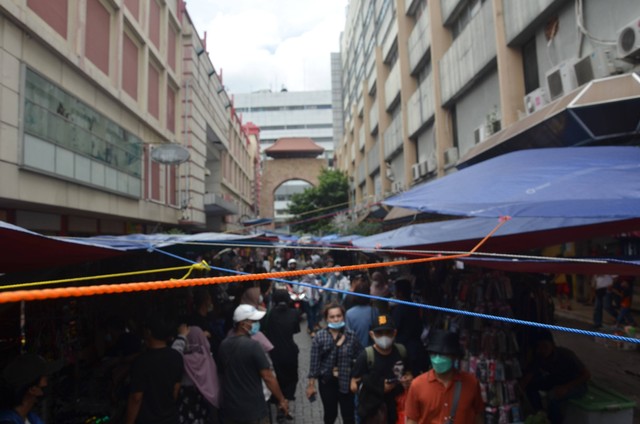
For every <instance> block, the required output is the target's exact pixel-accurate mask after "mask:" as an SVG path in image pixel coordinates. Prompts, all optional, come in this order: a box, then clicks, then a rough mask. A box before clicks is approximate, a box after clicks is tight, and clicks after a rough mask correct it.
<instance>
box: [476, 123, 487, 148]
mask: <svg viewBox="0 0 640 424" xmlns="http://www.w3.org/2000/svg"><path fill="white" fill-rule="evenodd" d="M485 138H487V126H486V125H484V124H482V125H480V126H479V127H478V128H476V129H475V130H473V141H474V142H475V143H476V144H478V143H480V142H481V141H483V140H484V139H485Z"/></svg>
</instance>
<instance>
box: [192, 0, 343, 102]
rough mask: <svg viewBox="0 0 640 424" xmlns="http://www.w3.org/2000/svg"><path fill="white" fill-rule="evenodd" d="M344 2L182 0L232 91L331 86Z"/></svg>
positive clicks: (325, 88) (323, 88)
mask: <svg viewBox="0 0 640 424" xmlns="http://www.w3.org/2000/svg"><path fill="white" fill-rule="evenodd" d="M346 4H347V0H235V1H230V0H187V10H188V11H189V15H190V16H191V19H192V20H193V22H194V25H195V26H196V29H197V30H198V33H199V34H200V35H201V36H203V35H204V32H205V31H206V32H207V50H208V51H209V55H210V57H211V61H212V62H213V65H214V66H215V67H216V69H222V70H223V78H224V84H225V85H226V86H227V87H228V88H229V90H230V91H231V92H232V93H234V92H236V93H240V92H248V91H256V90H261V89H269V88H270V89H272V90H279V89H280V88H281V87H282V86H285V87H287V89H289V90H291V91H299V90H328V89H330V88H331V58H330V53H331V52H337V51H339V37H340V32H341V31H342V30H343V28H344V19H345V17H344V14H345V7H346Z"/></svg>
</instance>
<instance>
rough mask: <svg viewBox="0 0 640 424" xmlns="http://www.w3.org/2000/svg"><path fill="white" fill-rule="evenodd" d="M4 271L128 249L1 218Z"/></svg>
mask: <svg viewBox="0 0 640 424" xmlns="http://www.w3.org/2000/svg"><path fill="white" fill-rule="evenodd" d="M0 251H2V254H1V255H0V273H9V272H17V271H24V270H32V269H44V268H51V267H58V266H63V265H72V264H76V263H82V262H89V261H95V260H100V259H107V258H111V257H114V256H118V255H122V254H124V253H125V252H124V251H122V250H120V249H117V248H116V247H113V246H112V247H109V246H104V245H100V244H95V243H92V242H90V241H87V240H62V239H60V238H57V237H48V236H44V235H42V234H38V233H34V232H32V231H29V230H26V229H24V228H22V227H18V226H16V225H12V224H9V223H6V222H3V221H0Z"/></svg>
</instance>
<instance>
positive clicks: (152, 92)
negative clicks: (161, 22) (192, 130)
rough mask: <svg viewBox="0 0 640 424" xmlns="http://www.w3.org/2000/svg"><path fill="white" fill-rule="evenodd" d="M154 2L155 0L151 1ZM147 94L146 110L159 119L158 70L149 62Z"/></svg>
mask: <svg viewBox="0 0 640 424" xmlns="http://www.w3.org/2000/svg"><path fill="white" fill-rule="evenodd" d="M152 3H155V0H153V1H152ZM147 78H148V80H147V82H148V84H147V87H148V88H147V90H148V93H147V94H148V96H147V103H148V104H147V111H149V113H150V114H151V115H153V116H155V117H156V119H160V96H159V89H160V71H158V70H157V69H156V67H155V66H154V65H153V64H151V63H149V73H148V77H147Z"/></svg>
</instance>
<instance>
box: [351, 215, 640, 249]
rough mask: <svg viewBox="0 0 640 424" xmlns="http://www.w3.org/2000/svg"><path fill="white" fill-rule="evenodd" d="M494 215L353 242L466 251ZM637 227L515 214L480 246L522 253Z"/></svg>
mask: <svg viewBox="0 0 640 424" xmlns="http://www.w3.org/2000/svg"><path fill="white" fill-rule="evenodd" d="M498 223H499V220H498V219H497V218H484V217H477V218H467V219H453V220H448V221H439V222H430V223H425V224H414V225H408V226H406V227H401V228H398V229H396V230H392V231H387V232H384V233H380V234H376V235H373V236H369V237H363V238H359V239H356V240H354V241H353V245H354V246H355V247H358V248H361V249H373V250H375V249H410V248H419V249H423V250H438V251H469V250H471V249H472V248H473V247H474V246H475V245H476V244H477V243H478V242H479V241H480V240H482V239H483V238H484V237H485V236H487V235H488V234H489V233H490V232H491V230H493V229H494V228H495V227H496V225H498ZM638 228H640V218H638V219H622V220H612V219H603V218H556V217H552V218H531V217H514V218H511V219H510V220H509V221H507V222H506V223H505V224H504V225H502V226H501V227H500V228H499V229H498V231H497V232H496V233H495V234H494V235H493V236H492V237H490V238H489V239H488V240H487V241H486V243H485V244H484V245H483V246H482V247H481V249H480V250H481V251H484V252H502V253H506V252H522V251H525V250H529V249H532V248H537V247H544V246H551V245H554V244H559V243H565V242H571V241H577V240H584V239H588V238H592V237H597V236H603V235H610V234H618V233H622V232H625V231H633V230H637V229H638Z"/></svg>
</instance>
